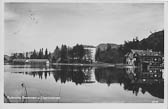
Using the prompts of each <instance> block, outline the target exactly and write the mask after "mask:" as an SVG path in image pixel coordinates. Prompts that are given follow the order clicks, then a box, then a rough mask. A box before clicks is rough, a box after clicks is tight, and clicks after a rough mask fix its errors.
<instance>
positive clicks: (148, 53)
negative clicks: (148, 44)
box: [131, 49, 161, 56]
mask: <svg viewBox="0 0 168 109" xmlns="http://www.w3.org/2000/svg"><path fill="white" fill-rule="evenodd" d="M131 52H132V53H133V54H138V55H139V56H161V53H160V52H156V51H152V50H134V49H131Z"/></svg>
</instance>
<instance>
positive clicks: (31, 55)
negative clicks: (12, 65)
mask: <svg viewBox="0 0 168 109" xmlns="http://www.w3.org/2000/svg"><path fill="white" fill-rule="evenodd" d="M11 58H12V59H50V58H51V53H50V52H48V50H47V48H46V49H45V52H44V51H43V48H41V49H40V50H39V51H36V50H34V51H33V52H26V53H25V54H24V53H13V54H12V56H11Z"/></svg>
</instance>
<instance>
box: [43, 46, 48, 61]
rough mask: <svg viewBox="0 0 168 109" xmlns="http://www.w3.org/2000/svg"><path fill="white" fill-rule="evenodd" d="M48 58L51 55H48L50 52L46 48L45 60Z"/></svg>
mask: <svg viewBox="0 0 168 109" xmlns="http://www.w3.org/2000/svg"><path fill="white" fill-rule="evenodd" d="M48 57H49V55H48V50H47V48H46V50H45V56H44V58H45V59H48Z"/></svg>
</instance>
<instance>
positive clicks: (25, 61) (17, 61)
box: [13, 59, 50, 65]
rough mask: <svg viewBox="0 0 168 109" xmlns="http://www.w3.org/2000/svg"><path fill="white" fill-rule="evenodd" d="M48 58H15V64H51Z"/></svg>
mask: <svg viewBox="0 0 168 109" xmlns="http://www.w3.org/2000/svg"><path fill="white" fill-rule="evenodd" d="M49 63H50V62H49V60H48V59H13V64H31V65H32V64H40V65H49Z"/></svg>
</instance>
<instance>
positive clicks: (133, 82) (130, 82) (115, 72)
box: [95, 68, 164, 98]
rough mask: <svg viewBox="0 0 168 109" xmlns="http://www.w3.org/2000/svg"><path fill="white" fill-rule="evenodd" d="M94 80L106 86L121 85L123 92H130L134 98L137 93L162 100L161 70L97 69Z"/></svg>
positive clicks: (162, 83) (162, 82) (162, 81)
mask: <svg viewBox="0 0 168 109" xmlns="http://www.w3.org/2000/svg"><path fill="white" fill-rule="evenodd" d="M95 77H96V80H97V81H98V82H100V83H106V84H107V85H108V86H110V84H113V83H119V84H120V85H121V84H123V88H124V90H129V91H132V92H133V94H135V95H136V96H137V95H138V93H139V91H141V93H143V94H145V93H146V92H148V93H150V94H151V95H152V96H155V97H158V98H164V80H163V78H162V70H161V69H154V70H152V69H151V70H149V71H147V72H143V71H142V69H135V68H127V69H124V70H123V69H116V68H98V69H95Z"/></svg>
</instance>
